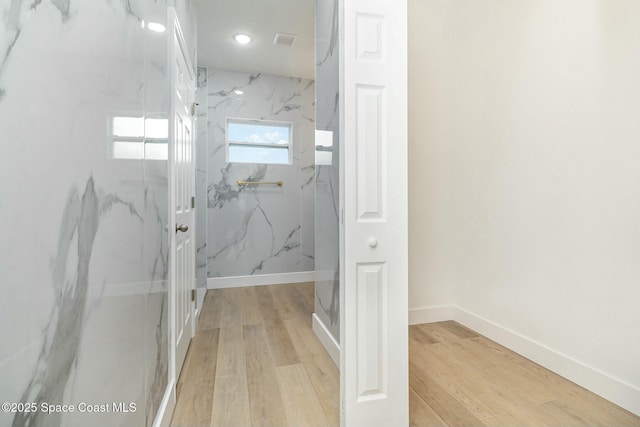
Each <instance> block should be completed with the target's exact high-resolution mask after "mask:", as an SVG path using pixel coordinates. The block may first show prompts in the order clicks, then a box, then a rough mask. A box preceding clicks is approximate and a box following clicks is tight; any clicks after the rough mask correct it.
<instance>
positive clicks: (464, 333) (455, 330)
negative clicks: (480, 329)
mask: <svg viewBox="0 0 640 427" xmlns="http://www.w3.org/2000/svg"><path fill="white" fill-rule="evenodd" d="M438 325H440V327H442V328H443V329H445V330H447V331H449V332H451V333H452V334H453V335H455V336H457V337H458V338H460V339H468V338H476V337H478V334H477V333H475V332H473V331H472V330H471V329H469V328H465V327H464V326H462V325H461V324H459V323H457V322H454V321H453V320H449V321H446V322H439V323H438Z"/></svg>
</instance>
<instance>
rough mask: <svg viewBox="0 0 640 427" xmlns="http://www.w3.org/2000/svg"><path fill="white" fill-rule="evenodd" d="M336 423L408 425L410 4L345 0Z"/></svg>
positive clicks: (390, 0) (397, 0)
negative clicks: (338, 411)
mask: <svg viewBox="0 0 640 427" xmlns="http://www.w3.org/2000/svg"><path fill="white" fill-rule="evenodd" d="M342 4H343V10H342V13H343V15H342V19H341V24H342V30H343V40H342V57H341V92H340V93H341V96H342V98H343V111H344V114H343V121H342V124H343V126H342V128H341V129H342V132H343V133H342V135H341V137H342V139H341V141H342V143H341V149H342V150H343V151H342V153H343V155H342V156H341V172H342V190H343V191H342V192H341V194H342V208H343V209H344V212H343V218H344V220H343V221H344V224H343V227H342V233H341V237H342V242H343V251H342V266H343V269H342V291H341V292H342V295H341V296H342V299H341V301H344V303H343V304H342V312H341V316H342V317H341V319H342V323H341V325H342V328H341V340H340V343H341V361H340V371H341V394H342V417H341V423H342V425H343V426H349V427H358V426H367V427H372V426H373V427H375V426H380V427H382V426H398V427H399V426H407V425H408V424H409V403H408V390H409V384H408V376H409V375H408V338H407V335H408V308H407V305H408V301H407V293H408V261H407V256H408V255H407V253H408V248H407V242H408V237H407V233H408V231H407V229H408V226H407V223H408V220H407V215H408V207H407V3H406V0H343V1H342Z"/></svg>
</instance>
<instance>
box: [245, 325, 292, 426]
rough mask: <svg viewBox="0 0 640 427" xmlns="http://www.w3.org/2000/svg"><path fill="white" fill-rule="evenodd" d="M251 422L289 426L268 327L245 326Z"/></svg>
mask: <svg viewBox="0 0 640 427" xmlns="http://www.w3.org/2000/svg"><path fill="white" fill-rule="evenodd" d="M243 332H244V348H245V360H246V369H247V389H248V393H249V407H250V408H251V409H250V412H251V425H252V426H253V427H258V426H261V427H262V426H264V427H267V426H273V427H276V426H277V427H282V426H286V425H290V424H289V422H288V419H287V416H286V413H285V410H284V404H283V402H282V395H281V393H280V387H279V385H278V379H277V377H276V373H275V368H274V365H273V359H272V356H271V353H270V350H269V344H268V341H267V334H266V331H265V327H264V326H263V325H262V324H260V325H247V326H244V327H243Z"/></svg>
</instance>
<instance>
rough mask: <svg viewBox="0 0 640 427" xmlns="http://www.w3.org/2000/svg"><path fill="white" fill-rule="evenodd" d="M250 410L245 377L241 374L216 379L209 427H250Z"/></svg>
mask: <svg viewBox="0 0 640 427" xmlns="http://www.w3.org/2000/svg"><path fill="white" fill-rule="evenodd" d="M250 425H251V409H250V406H249V390H248V388H247V376H246V375H245V374H244V373H242V374H236V375H223V376H218V377H216V385H215V389H214V392H213V405H212V410H211V427H229V426H239V427H240V426H250Z"/></svg>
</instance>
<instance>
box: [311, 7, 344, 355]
mask: <svg viewBox="0 0 640 427" xmlns="http://www.w3.org/2000/svg"><path fill="white" fill-rule="evenodd" d="M338 19H339V8H338V0H316V129H317V130H318V131H320V132H319V135H318V136H319V138H318V140H317V145H316V159H317V161H316V204H315V208H316V215H315V218H316V224H315V229H316V245H315V257H316V307H315V312H316V315H317V316H318V317H319V318H320V320H321V321H322V322H323V323H324V324H325V326H326V327H327V328H328V329H329V331H330V332H331V334H332V335H333V337H334V338H335V340H336V341H338V342H339V340H340V239H339V222H338V218H339V206H340V200H339V194H340V193H339V189H340V188H339V178H340V170H339V161H340V159H339V152H338V147H339V142H340V140H339V131H340V110H339V83H340V81H339V62H338V60H339V57H338V47H339V46H338V39H339V21H338ZM328 132H330V133H328ZM321 135H322V136H323V137H320V136H321ZM327 139H328V140H327Z"/></svg>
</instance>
